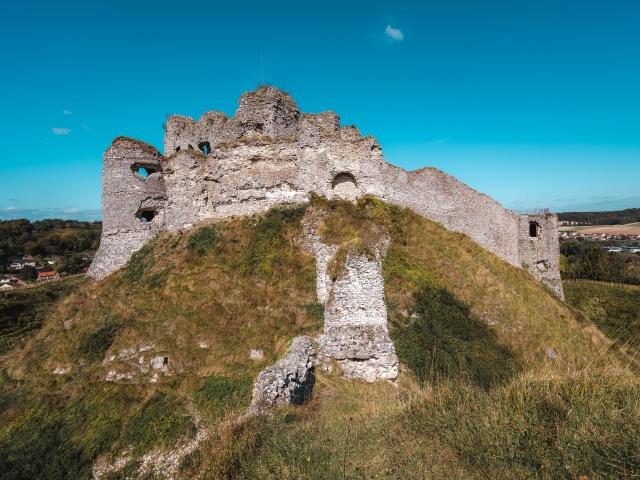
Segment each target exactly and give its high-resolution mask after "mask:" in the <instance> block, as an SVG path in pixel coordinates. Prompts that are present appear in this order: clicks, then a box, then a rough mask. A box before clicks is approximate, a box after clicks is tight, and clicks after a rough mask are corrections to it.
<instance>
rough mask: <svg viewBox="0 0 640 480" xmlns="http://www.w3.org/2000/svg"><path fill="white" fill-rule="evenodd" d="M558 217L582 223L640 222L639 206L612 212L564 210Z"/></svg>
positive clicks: (562, 219)
mask: <svg viewBox="0 0 640 480" xmlns="http://www.w3.org/2000/svg"><path fill="white" fill-rule="evenodd" d="M558 219H559V220H560V221H568V222H577V223H578V224H582V225H626V224H627V223H635V222H640V208H628V209H627V210H617V211H612V212H564V213H559V214H558Z"/></svg>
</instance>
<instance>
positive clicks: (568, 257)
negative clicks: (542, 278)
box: [560, 240, 640, 285]
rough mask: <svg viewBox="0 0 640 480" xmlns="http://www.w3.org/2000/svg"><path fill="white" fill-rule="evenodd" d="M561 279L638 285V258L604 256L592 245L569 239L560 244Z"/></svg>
mask: <svg viewBox="0 0 640 480" xmlns="http://www.w3.org/2000/svg"><path fill="white" fill-rule="evenodd" d="M560 254H561V255H560V272H561V274H562V277H563V278H576V279H587V280H600V281H604V282H615V283H628V284H633V285H640V255H638V254H635V253H621V252H619V253H607V252H606V251H604V250H603V249H602V248H601V246H599V245H598V244H597V243H594V242H588V241H581V240H569V241H566V242H561V243H560Z"/></svg>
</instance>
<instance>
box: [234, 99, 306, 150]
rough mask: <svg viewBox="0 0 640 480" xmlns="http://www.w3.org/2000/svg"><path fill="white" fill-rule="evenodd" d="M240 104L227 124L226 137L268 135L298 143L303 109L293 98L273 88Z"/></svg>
mask: <svg viewBox="0 0 640 480" xmlns="http://www.w3.org/2000/svg"><path fill="white" fill-rule="evenodd" d="M239 103H240V105H239V107H238V110H236V113H235V114H234V115H233V117H232V118H231V119H230V120H229V122H227V125H226V127H225V136H226V137H227V138H230V139H232V138H251V137H260V136H267V137H270V138H273V139H276V138H290V139H291V140H294V141H295V140H297V138H298V132H299V125H298V121H299V119H300V116H301V114H300V110H299V109H298V106H297V105H296V102H295V101H294V100H293V98H291V96H290V95H289V94H287V93H285V92H283V91H282V90H278V89H277V88H273V87H260V88H258V89H257V90H254V91H251V92H246V93H244V94H243V95H242V96H241V97H240V102H239Z"/></svg>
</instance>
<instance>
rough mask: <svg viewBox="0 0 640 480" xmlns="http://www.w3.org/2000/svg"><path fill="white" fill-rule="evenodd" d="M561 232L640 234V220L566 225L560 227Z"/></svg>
mask: <svg viewBox="0 0 640 480" xmlns="http://www.w3.org/2000/svg"><path fill="white" fill-rule="evenodd" d="M559 230H560V231H561V232H580V233H594V234H598V233H604V234H607V235H640V222H635V223H628V224H626V225H584V226H577V225H566V226H562V227H559Z"/></svg>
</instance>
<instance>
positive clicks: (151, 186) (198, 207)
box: [89, 87, 563, 297]
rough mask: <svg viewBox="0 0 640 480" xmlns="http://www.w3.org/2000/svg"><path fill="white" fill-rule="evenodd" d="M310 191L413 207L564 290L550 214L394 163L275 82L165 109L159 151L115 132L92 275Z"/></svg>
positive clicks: (553, 219)
mask: <svg viewBox="0 0 640 480" xmlns="http://www.w3.org/2000/svg"><path fill="white" fill-rule="evenodd" d="M142 169H144V170H142ZM145 173H146V174H147V175H145ZM310 192H315V193H316V194H319V195H322V196H325V197H327V198H334V197H341V198H348V199H355V198H358V197H359V196H362V195H365V194H370V195H374V196H376V197H379V198H381V199H383V200H385V201H388V202H391V203H395V204H398V205H401V206H404V207H409V208H411V209H413V210H414V211H416V212H418V213H419V214H421V215H423V216H425V217H426V218H429V219H431V220H434V221H437V222H440V223H442V224H443V225H444V226H445V227H446V228H448V229H450V230H453V231H456V232H461V233H464V234H466V235H467V236H468V237H469V238H471V239H472V240H474V241H475V242H476V243H478V244H479V245H480V246H482V247H483V248H485V249H487V250H489V251H491V252H493V253H494V254H496V255H497V256H498V257H500V258H502V259H504V260H505V261H507V262H509V263H511V264H512V265H515V266H518V267H523V268H526V269H527V270H528V271H529V272H530V273H531V274H532V275H533V276H534V277H535V278H537V279H539V280H540V281H542V282H543V283H544V284H545V285H547V286H548V287H549V288H551V289H552V290H553V291H554V292H555V293H556V294H557V295H558V296H559V297H562V296H563V292H562V286H561V283H560V273H559V256H558V236H557V219H556V217H555V216H553V215H544V216H520V215H517V214H516V213H514V212H512V211H510V210H506V209H504V208H503V207H501V206H500V205H499V204H498V203H497V202H496V201H494V200H493V199H491V198H490V197H488V196H486V195H484V194H482V193H479V192H477V191H475V190H473V189H471V188H469V187H468V186H467V185H465V184H463V183H462V182H460V181H458V180H456V179H455V178H453V177H451V176H449V175H447V174H446V173H443V172H441V171H439V170H436V169H434V168H423V169H421V170H416V171H412V172H408V171H405V170H403V169H401V168H398V167H395V166H393V165H390V164H388V163H387V162H385V160H384V158H383V155H382V149H381V147H380V145H379V144H378V142H377V141H376V140H375V138H373V137H371V136H367V137H363V136H362V135H361V134H360V132H359V131H358V129H357V128H356V127H354V126H341V125H340V120H339V117H338V116H337V115H336V114H335V113H333V112H323V113H317V114H308V113H303V112H301V111H300V110H299V109H298V107H297V105H296V103H295V102H294V101H293V99H292V98H291V97H290V96H289V95H288V94H286V93H284V92H282V91H280V90H278V89H276V88H273V87H261V88H258V89H257V90H255V91H251V92H247V93H245V94H244V95H242V97H241V98H240V102H239V107H238V110H237V111H236V112H235V114H234V115H233V116H232V117H227V115H226V114H224V113H222V112H207V113H205V114H203V115H202V117H201V118H200V119H199V120H198V121H194V120H193V119H191V118H189V117H184V116H178V115H172V116H170V117H169V119H168V121H167V124H166V130H165V138H164V155H162V154H161V153H160V152H158V151H157V150H156V149H155V148H154V147H152V146H150V145H147V144H144V143H142V142H139V141H137V140H133V139H129V138H124V137H118V138H116V139H115V140H114V141H113V144H112V145H111V147H109V149H108V150H107V151H106V152H105V155H104V163H103V198H102V205H103V232H102V239H101V242H100V248H99V250H98V252H97V254H96V257H95V259H94V262H93V264H92V265H91V268H90V270H89V275H91V276H92V277H94V278H102V277H104V276H106V275H108V274H110V273H111V272H113V271H115V270H117V269H118V268H119V267H121V266H122V265H124V264H125V263H126V262H127V260H128V259H129V258H130V257H131V255H132V253H133V252H134V251H136V250H137V249H139V248H141V247H142V246H143V245H144V244H145V243H146V242H147V241H148V240H149V239H151V238H152V237H153V236H155V235H156V234H157V233H158V232H159V231H162V230H168V231H176V230H179V229H184V228H189V227H190V226H192V225H194V224H196V223H198V222H201V221H203V220H210V219H222V218H226V217H229V216H232V215H247V214H252V213H255V212H260V211H264V210H266V209H268V208H269V207H271V206H274V205H280V204H294V203H301V202H305V201H306V200H307V198H308V195H309V193H310ZM532 222H533V223H535V224H536V225H537V226H536V228H535V231H534V229H533V227H531V225H532ZM533 233H536V234H537V235H536V236H532V234H533Z"/></svg>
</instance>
